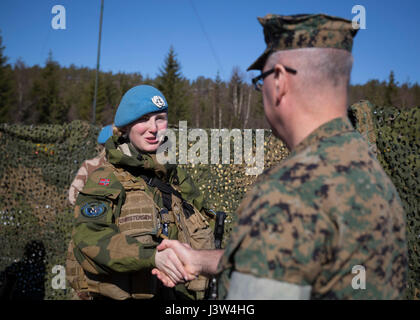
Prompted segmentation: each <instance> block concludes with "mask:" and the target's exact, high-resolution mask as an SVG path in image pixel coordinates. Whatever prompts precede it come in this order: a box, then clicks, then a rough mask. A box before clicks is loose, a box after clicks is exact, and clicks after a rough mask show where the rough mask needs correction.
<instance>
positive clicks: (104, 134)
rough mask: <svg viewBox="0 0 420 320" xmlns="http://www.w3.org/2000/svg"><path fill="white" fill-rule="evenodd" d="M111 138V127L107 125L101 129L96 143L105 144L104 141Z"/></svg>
mask: <svg viewBox="0 0 420 320" xmlns="http://www.w3.org/2000/svg"><path fill="white" fill-rule="evenodd" d="M110 136H112V125H111V124H109V125H107V126H105V127H103V128H102V129H101V132H99V136H98V143H99V144H105V142H106V140H108V138H109V137H110Z"/></svg>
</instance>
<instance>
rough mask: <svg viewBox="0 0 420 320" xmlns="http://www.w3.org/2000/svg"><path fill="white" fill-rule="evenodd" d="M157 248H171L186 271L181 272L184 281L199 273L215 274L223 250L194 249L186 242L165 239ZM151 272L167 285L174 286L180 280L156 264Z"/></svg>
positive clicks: (160, 249) (193, 277)
mask: <svg viewBox="0 0 420 320" xmlns="http://www.w3.org/2000/svg"><path fill="white" fill-rule="evenodd" d="M157 250H158V251H159V252H165V251H166V250H173V252H174V253H175V254H176V255H177V257H178V259H179V261H181V264H182V265H183V269H182V270H183V271H185V272H186V274H185V273H182V275H183V279H184V280H185V281H191V280H194V279H195V278H196V277H198V275H200V274H216V272H217V265H218V263H219V260H220V258H221V256H222V255H223V250H194V249H192V248H191V247H190V246H189V245H188V244H185V243H181V242H179V241H177V240H166V239H165V240H163V241H162V242H161V244H160V245H159V246H158V247H157ZM162 250H163V251H162ZM179 271H181V270H179ZM152 274H153V275H156V276H157V277H158V279H159V280H160V281H162V283H163V284H164V285H165V286H167V287H174V286H175V285H176V284H177V283H179V282H180V281H178V280H177V278H176V277H174V276H172V275H171V274H168V273H167V272H166V270H164V269H161V268H159V266H158V265H157V264H156V268H155V269H153V270H152ZM178 278H179V277H178Z"/></svg>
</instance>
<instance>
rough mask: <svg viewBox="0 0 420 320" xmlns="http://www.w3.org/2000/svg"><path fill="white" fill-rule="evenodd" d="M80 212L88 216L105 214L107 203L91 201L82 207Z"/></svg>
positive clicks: (94, 216)
mask: <svg viewBox="0 0 420 320" xmlns="http://www.w3.org/2000/svg"><path fill="white" fill-rule="evenodd" d="M80 212H81V213H82V215H83V216H85V217H87V218H96V217H99V216H101V215H103V214H105V212H106V205H105V204H104V203H101V202H89V203H86V204H85V205H84V206H83V207H82V208H81V209H80Z"/></svg>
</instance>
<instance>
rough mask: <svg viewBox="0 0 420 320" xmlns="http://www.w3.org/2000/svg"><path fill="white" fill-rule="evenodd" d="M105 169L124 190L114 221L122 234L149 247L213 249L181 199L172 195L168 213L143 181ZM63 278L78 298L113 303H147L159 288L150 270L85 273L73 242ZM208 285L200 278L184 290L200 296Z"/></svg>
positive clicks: (204, 227) (205, 228) (207, 232)
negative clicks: (171, 242)
mask: <svg viewBox="0 0 420 320" xmlns="http://www.w3.org/2000/svg"><path fill="white" fill-rule="evenodd" d="M105 167H106V168H111V169H112V170H113V173H114V175H115V176H116V178H117V179H118V180H119V181H120V183H121V184H122V186H123V188H124V190H125V195H126V198H125V202H124V204H123V205H122V207H121V211H120V215H119V217H118V218H117V219H116V221H115V223H116V224H117V226H118V228H119V230H120V232H121V233H123V234H125V235H127V236H131V237H133V238H135V239H136V240H137V241H139V242H141V243H143V244H146V245H150V246H157V245H158V244H159V239H161V238H166V237H169V238H171V239H178V240H179V241H180V242H183V243H188V244H189V245H190V246H191V247H192V248H194V249H214V248H215V247H214V236H213V231H212V230H211V228H210V227H209V224H208V222H207V220H206V219H205V218H204V216H203V215H202V214H201V213H200V212H199V211H198V210H197V209H196V208H194V207H193V208H194V214H192V215H190V216H189V217H188V218H187V217H186V216H185V214H184V212H183V208H182V199H180V198H178V197H177V196H175V195H174V194H172V205H171V210H164V209H163V208H160V207H159V206H158V205H157V204H156V203H155V201H154V200H153V198H152V196H151V195H150V194H148V193H147V192H146V190H147V188H148V187H147V184H146V182H145V181H144V180H143V179H142V178H140V177H134V176H133V175H131V174H130V173H129V172H127V171H125V170H123V169H121V168H116V167H114V166H113V165H112V164H109V163H106V164H105ZM156 192H160V191H158V190H157V191H156ZM162 209H163V210H162ZM167 231H169V234H167ZM174 231H175V232H174ZM66 274H67V280H68V281H69V283H70V284H71V286H72V287H73V288H74V289H75V290H76V292H77V293H78V294H79V296H80V295H85V293H86V292H89V293H97V294H100V295H103V296H106V297H110V298H112V299H116V300H125V299H128V298H135V299H150V298H153V297H154V296H155V294H156V292H157V289H158V286H159V283H158V281H159V280H157V278H156V277H155V276H152V275H151V273H150V270H143V271H138V272H135V273H130V274H123V273H114V274H113V275H106V276H105V275H93V274H90V273H87V272H85V271H84V270H83V269H82V267H81V266H80V264H79V263H78V262H77V260H76V258H75V257H74V254H73V241H71V242H70V245H69V248H68V254H67V273H66ZM207 284H208V279H207V278H206V277H204V276H199V277H198V278H197V279H195V280H193V281H190V282H188V283H186V284H185V286H186V288H187V289H189V290H192V291H196V292H199V295H200V296H203V293H204V290H205V289H206V287H207Z"/></svg>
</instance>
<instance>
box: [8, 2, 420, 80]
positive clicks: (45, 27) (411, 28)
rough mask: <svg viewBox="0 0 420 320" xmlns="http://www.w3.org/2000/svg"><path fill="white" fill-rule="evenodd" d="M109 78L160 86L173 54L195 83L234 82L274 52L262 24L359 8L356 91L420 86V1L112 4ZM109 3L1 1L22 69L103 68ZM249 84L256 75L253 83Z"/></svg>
mask: <svg viewBox="0 0 420 320" xmlns="http://www.w3.org/2000/svg"><path fill="white" fill-rule="evenodd" d="M104 2H105V5H104V17H103V30H102V45H101V70H103V71H112V72H118V71H122V72H140V73H141V74H143V75H148V76H150V77H155V76H156V74H157V73H158V72H159V68H160V67H161V66H162V64H163V60H164V57H165V55H166V54H167V52H168V50H169V47H170V46H171V45H173V46H174V49H175V52H176V53H177V57H178V60H179V61H180V63H181V67H182V73H183V74H184V76H185V77H187V78H188V79H190V80H194V79H196V78H197V77H198V76H205V77H209V78H214V77H215V76H216V73H217V72H218V71H219V72H220V75H221V77H222V79H224V80H228V79H229V77H230V75H231V73H232V68H233V67H234V66H238V67H239V68H240V69H241V70H243V71H244V72H245V70H246V68H247V67H248V66H249V65H250V64H251V63H252V62H253V61H254V60H255V59H256V58H257V57H258V56H259V55H260V54H261V53H262V51H263V50H264V48H265V43H264V38H263V33H262V27H261V26H260V24H259V22H258V21H257V17H258V16H264V15H266V14H267V13H277V14H297V13H326V14H330V15H335V16H340V17H343V18H347V19H349V20H351V19H352V18H353V17H354V16H355V14H353V13H352V7H353V6H354V5H358V4H359V5H363V6H364V7H365V9H366V27H367V28H366V29H365V30H359V32H358V34H357V36H356V38H355V42H354V47H353V55H354V59H355V63H354V67H353V72H352V83H353V84H356V83H361V84H363V83H365V82H366V81H368V80H370V79H379V80H381V81H382V80H385V79H387V78H388V76H389V72H390V70H393V71H394V73H395V76H396V79H397V80H398V81H399V82H406V81H409V82H411V83H414V82H418V83H420V63H419V53H420V37H419V35H418V33H419V31H420V22H419V18H418V15H419V13H420V1H417V0H411V1H409V0H400V1H395V0H393V1H391V0H382V1H380V0H370V1H363V0H361V1H356V0H351V1H350V0H349V1H348V0H340V1H337V0H334V1H333V0H323V1H316V0H314V1H310V0H294V1H290V0H276V1H274V0H153V1H152V0H147V1H146V0H144V1H143V0H137V1H134V0H133V1H132V0H105V1H104ZM54 5H63V6H64V7H65V9H66V29H65V30H54V29H53V28H52V27H51V20H52V19H53V17H54V14H52V13H51V9H52V7H53V6H54ZM99 14H100V0H36V1H27V0H1V1H0V30H1V34H2V37H3V45H4V46H6V50H5V54H6V55H7V56H8V57H9V59H10V60H9V61H10V62H11V63H14V62H15V61H16V59H17V58H18V57H21V58H22V59H23V61H24V62H25V63H26V64H27V65H30V66H32V65H35V64H38V65H41V66H43V65H44V64H45V60H46V58H47V56H48V52H49V50H51V51H52V53H53V58H54V60H56V61H58V62H59V63H60V65H62V66H69V65H71V64H74V65H76V66H85V67H90V68H95V67H96V56H97V43H98V32H99ZM245 74H246V77H247V79H248V80H249V78H250V77H251V75H256V74H255V73H254V74H250V73H249V72H248V73H245Z"/></svg>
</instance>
